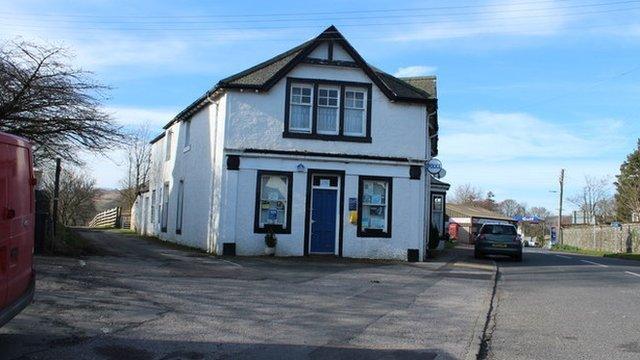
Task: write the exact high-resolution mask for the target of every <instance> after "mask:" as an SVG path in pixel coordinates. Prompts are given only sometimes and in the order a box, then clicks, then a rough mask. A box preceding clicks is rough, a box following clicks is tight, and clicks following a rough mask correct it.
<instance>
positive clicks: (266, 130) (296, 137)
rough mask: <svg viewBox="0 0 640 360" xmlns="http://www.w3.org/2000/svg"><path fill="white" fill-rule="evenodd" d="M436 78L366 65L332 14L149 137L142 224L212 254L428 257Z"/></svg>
mask: <svg viewBox="0 0 640 360" xmlns="http://www.w3.org/2000/svg"><path fill="white" fill-rule="evenodd" d="M435 94H436V93H435V78H434V77H418V78H406V79H398V78H395V77H393V76H391V75H389V74H387V73H385V72H383V71H381V70H379V69H376V68H374V67H372V66H371V65H369V64H367V63H366V62H365V61H364V60H363V59H362V57H361V56H360V55H359V54H358V52H357V51H356V50H355V49H354V48H353V47H352V46H351V45H350V44H349V43H348V42H347V41H346V40H345V39H344V37H343V36H342V35H341V34H340V32H338V30H337V29H336V28H335V27H333V26H332V27H330V28H328V29H327V30H325V31H324V32H323V33H322V34H320V35H319V36H318V37H316V38H314V39H313V40H310V41H308V42H306V43H304V44H302V45H300V46H297V47H295V48H293V49H291V50H289V51H287V52H285V53H282V54H280V55H278V56H276V57H274V58H272V59H270V60H267V61H265V62H263V63H260V64H258V65H256V66H254V67H252V68H250V69H247V70H245V71H242V72H240V73H238V74H236V75H233V76H231V77H228V78H226V79H224V80H221V81H220V82H219V83H218V84H217V85H216V86H215V87H214V88H213V89H211V90H209V91H208V92H206V93H205V94H204V95H202V96H201V97H200V98H199V99H197V100H196V101H195V102H193V103H192V104H191V105H189V106H188V107H187V108H186V109H185V110H183V111H182V112H181V113H179V114H178V115H177V116H176V117H175V118H174V119H173V120H171V121H170V122H169V123H168V124H167V125H166V126H165V127H164V132H163V133H162V134H160V135H159V136H158V137H157V138H155V139H154V140H153V141H152V144H153V147H152V152H153V154H152V160H151V161H152V169H151V174H150V178H149V184H148V189H149V190H148V191H146V192H144V193H142V194H140V196H139V197H138V200H137V202H136V205H135V209H134V210H135V227H136V229H137V230H138V231H139V232H141V233H143V234H148V235H154V236H158V237H159V238H161V239H163V240H166V241H171V242H176V243H180V244H184V245H188V246H192V247H197V248H201V249H204V250H206V251H208V252H211V253H215V254H237V255H260V254H262V253H263V251H264V247H265V245H264V235H265V233H266V232H267V231H268V228H269V227H271V228H272V229H274V231H275V233H276V234H277V237H278V243H277V247H276V255H278V256H302V255H308V254H333V255H336V256H344V257H355V258H377V259H412V260H416V259H421V258H422V257H423V256H424V254H425V247H426V244H427V240H428V239H427V237H428V232H429V231H428V230H429V229H428V226H429V223H430V222H429V209H430V208H431V206H430V205H429V204H428V200H427V199H430V198H431V197H430V193H429V179H430V177H429V176H425V175H426V174H425V173H424V164H425V161H428V160H429V159H430V158H431V156H434V155H435V154H436V151H437V150H436V142H437V114H436V109H437V99H436V96H435Z"/></svg>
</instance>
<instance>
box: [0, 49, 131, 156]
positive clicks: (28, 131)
mask: <svg viewBox="0 0 640 360" xmlns="http://www.w3.org/2000/svg"><path fill="white" fill-rule="evenodd" d="M69 60H70V56H69V55H68V53H67V51H66V50H65V49H63V48H60V47H55V46H42V45H36V44H32V43H27V42H17V41H13V42H11V41H10V42H5V43H2V44H0V131H4V132H8V133H11V134H15V135H19V136H23V137H25V138H27V139H30V140H31V141H33V143H34V147H35V153H36V158H37V159H52V158H56V157H61V158H63V159H65V160H67V161H70V162H73V163H76V164H79V163H81V161H80V159H79V158H78V151H79V150H88V151H92V152H103V151H105V150H108V149H109V148H110V147H112V146H114V145H116V144H119V143H120V142H121V141H122V140H123V138H124V137H123V134H122V132H121V128H120V127H119V126H116V125H114V124H113V122H112V120H111V119H110V117H109V115H108V114H107V113H105V112H104V111H103V110H102V109H101V107H100V105H101V101H102V100H103V99H104V98H105V96H104V92H105V91H106V90H107V89H108V88H107V87H105V86H103V85H100V84H99V83H97V82H95V81H94V80H93V79H92V78H91V76H90V75H91V74H90V73H88V72H86V71H83V70H80V69H75V68H73V67H71V66H69V65H68V64H67V62H68V61H69Z"/></svg>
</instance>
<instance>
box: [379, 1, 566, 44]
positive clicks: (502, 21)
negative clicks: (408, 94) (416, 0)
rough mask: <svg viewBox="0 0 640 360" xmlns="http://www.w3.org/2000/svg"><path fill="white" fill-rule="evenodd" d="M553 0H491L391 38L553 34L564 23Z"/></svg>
mask: <svg viewBox="0 0 640 360" xmlns="http://www.w3.org/2000/svg"><path fill="white" fill-rule="evenodd" d="M567 21H568V20H567V18H566V15H565V11H564V10H563V9H562V8H561V7H558V6H557V4H556V3H555V2H539V3H536V2H521V1H517V0H496V1H491V2H490V3H489V4H487V5H486V6H485V7H483V8H481V9H479V10H478V11H474V12H471V13H470V14H469V15H467V16H463V17H460V16H454V17H452V16H447V15H442V16H441V17H439V18H435V19H434V21H433V23H432V24H426V25H420V26H415V27H414V28H413V30H410V29H409V30H408V29H403V30H402V32H401V33H399V34H398V35H396V36H393V37H391V40H393V41H420V40H439V39H451V38H466V37H475V36H482V35H538V36H540V35H553V34H555V33H557V32H558V31H559V30H561V29H562V27H563V26H564V25H565V24H566V23H567Z"/></svg>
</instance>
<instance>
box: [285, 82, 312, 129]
mask: <svg viewBox="0 0 640 360" xmlns="http://www.w3.org/2000/svg"><path fill="white" fill-rule="evenodd" d="M312 92H313V87H311V86H310V85H308V84H292V85H291V99H290V101H291V102H290V104H291V105H290V109H289V114H290V122H289V130H290V131H292V132H302V133H311V115H312V111H313V105H312V103H313V96H312Z"/></svg>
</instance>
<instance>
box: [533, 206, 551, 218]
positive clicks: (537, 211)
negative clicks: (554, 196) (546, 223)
mask: <svg viewBox="0 0 640 360" xmlns="http://www.w3.org/2000/svg"><path fill="white" fill-rule="evenodd" d="M529 214H531V215H533V216H537V217H539V218H541V219H546V218H548V217H549V216H551V212H550V211H549V210H547V208H545V207H543V206H532V207H531V209H529Z"/></svg>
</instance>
